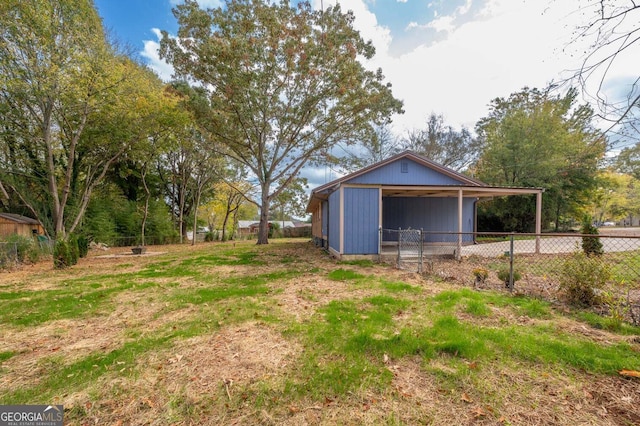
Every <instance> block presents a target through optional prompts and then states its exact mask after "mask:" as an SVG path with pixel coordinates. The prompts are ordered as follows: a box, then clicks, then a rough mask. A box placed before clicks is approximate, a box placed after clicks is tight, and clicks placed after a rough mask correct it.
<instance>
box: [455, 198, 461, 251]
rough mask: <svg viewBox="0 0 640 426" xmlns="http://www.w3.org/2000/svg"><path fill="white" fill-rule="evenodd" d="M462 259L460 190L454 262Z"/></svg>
mask: <svg viewBox="0 0 640 426" xmlns="http://www.w3.org/2000/svg"><path fill="white" fill-rule="evenodd" d="M460 259H462V188H460V189H458V244H457V247H456V260H460Z"/></svg>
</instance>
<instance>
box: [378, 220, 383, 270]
mask: <svg viewBox="0 0 640 426" xmlns="http://www.w3.org/2000/svg"><path fill="white" fill-rule="evenodd" d="M381 262H382V226H380V227H378V263H381Z"/></svg>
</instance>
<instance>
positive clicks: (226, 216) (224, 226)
mask: <svg viewBox="0 0 640 426" xmlns="http://www.w3.org/2000/svg"><path fill="white" fill-rule="evenodd" d="M228 220H229V210H227V212H226V213H225V214H224V220H223V221H222V241H227V221H228Z"/></svg>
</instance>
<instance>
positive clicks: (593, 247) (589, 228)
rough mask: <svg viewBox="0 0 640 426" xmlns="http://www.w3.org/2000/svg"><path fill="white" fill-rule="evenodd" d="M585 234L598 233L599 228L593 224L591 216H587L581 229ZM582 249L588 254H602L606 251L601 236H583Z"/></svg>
mask: <svg viewBox="0 0 640 426" xmlns="http://www.w3.org/2000/svg"><path fill="white" fill-rule="evenodd" d="M580 232H581V233H582V234H585V235H598V228H596V227H595V226H593V224H592V223H591V219H590V218H588V217H587V218H585V219H584V220H583V222H582V228H581V230H580ZM582 251H584V254H586V255H587V256H600V255H602V254H603V253H604V250H603V249H602V242H600V237H582Z"/></svg>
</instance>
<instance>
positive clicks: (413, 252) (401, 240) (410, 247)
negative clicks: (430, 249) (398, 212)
mask: <svg viewBox="0 0 640 426" xmlns="http://www.w3.org/2000/svg"><path fill="white" fill-rule="evenodd" d="M422 247H423V242H422V230H419V229H399V230H398V265H397V266H398V269H406V270H416V271H417V272H418V273H422V256H423V252H422Z"/></svg>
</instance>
